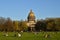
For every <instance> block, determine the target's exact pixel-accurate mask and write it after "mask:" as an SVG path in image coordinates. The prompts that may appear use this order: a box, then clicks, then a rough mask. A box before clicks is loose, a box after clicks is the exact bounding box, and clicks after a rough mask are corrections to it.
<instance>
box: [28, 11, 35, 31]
mask: <svg viewBox="0 0 60 40" xmlns="http://www.w3.org/2000/svg"><path fill="white" fill-rule="evenodd" d="M35 19H36V17H35V15H34V13H33V11H32V10H30V12H29V15H28V17H27V26H28V28H30V31H34V29H35V28H34V27H35V24H36V21H35Z"/></svg>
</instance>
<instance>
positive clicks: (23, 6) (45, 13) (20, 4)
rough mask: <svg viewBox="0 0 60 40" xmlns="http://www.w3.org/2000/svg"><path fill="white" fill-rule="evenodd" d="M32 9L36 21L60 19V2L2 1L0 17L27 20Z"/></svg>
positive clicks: (44, 0)
mask: <svg viewBox="0 0 60 40" xmlns="http://www.w3.org/2000/svg"><path fill="white" fill-rule="evenodd" d="M30 9H32V10H33V12H34V14H35V16H36V19H45V18H47V17H48V18H55V17H60V0H0V17H1V16H2V17H5V18H7V17H10V18H11V19H12V20H21V19H23V20H25V19H27V16H28V14H29V12H30Z"/></svg>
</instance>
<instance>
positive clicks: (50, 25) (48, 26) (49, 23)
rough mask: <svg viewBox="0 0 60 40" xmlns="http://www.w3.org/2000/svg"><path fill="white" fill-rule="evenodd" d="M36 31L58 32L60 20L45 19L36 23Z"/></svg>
mask: <svg viewBox="0 0 60 40" xmlns="http://www.w3.org/2000/svg"><path fill="white" fill-rule="evenodd" d="M35 28H36V30H38V31H40V30H44V31H60V18H46V19H45V20H39V21H38V22H37V23H36V27H35Z"/></svg>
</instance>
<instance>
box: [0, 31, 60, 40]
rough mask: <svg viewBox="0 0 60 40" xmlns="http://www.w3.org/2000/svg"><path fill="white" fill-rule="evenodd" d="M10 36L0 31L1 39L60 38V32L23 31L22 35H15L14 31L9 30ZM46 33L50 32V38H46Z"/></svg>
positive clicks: (50, 39)
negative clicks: (35, 32)
mask: <svg viewBox="0 0 60 40" xmlns="http://www.w3.org/2000/svg"><path fill="white" fill-rule="evenodd" d="M8 34H9V36H8V37H6V36H3V32H0V40H60V32H57V33H56V32H39V33H38V34H36V35H35V34H34V33H31V32H24V33H22V36H21V37H18V36H16V37H14V34H15V33H14V32H8ZM44 34H49V35H50V38H44Z"/></svg>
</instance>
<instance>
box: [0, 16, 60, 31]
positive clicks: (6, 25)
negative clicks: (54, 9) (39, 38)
mask: <svg viewBox="0 0 60 40" xmlns="http://www.w3.org/2000/svg"><path fill="white" fill-rule="evenodd" d="M35 30H36V31H60V18H46V19H45V20H39V21H37V22H36V24H35ZM0 31H28V26H27V21H22V20H20V21H14V20H11V19H10V18H4V17H0Z"/></svg>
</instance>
